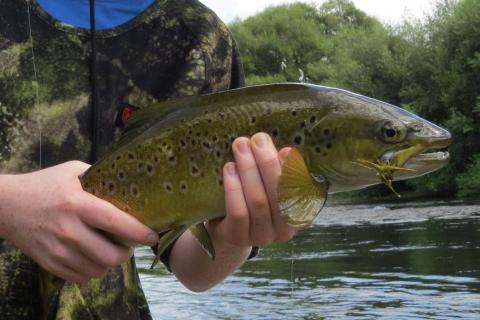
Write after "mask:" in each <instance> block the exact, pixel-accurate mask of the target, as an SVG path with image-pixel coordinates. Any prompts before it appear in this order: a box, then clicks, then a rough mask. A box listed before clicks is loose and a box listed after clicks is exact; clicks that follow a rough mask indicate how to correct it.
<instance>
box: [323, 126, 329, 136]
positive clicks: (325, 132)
mask: <svg viewBox="0 0 480 320" xmlns="http://www.w3.org/2000/svg"><path fill="white" fill-rule="evenodd" d="M323 134H324V135H326V136H328V135H330V129H328V128H327V129H324V130H323Z"/></svg>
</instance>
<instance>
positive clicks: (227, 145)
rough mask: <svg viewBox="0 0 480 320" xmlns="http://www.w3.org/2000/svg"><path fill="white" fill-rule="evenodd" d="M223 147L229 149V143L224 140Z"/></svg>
mask: <svg viewBox="0 0 480 320" xmlns="http://www.w3.org/2000/svg"><path fill="white" fill-rule="evenodd" d="M223 147H224V148H225V149H227V150H228V149H230V144H229V143H228V142H225V144H224V146H223Z"/></svg>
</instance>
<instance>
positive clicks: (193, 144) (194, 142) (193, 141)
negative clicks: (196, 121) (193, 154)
mask: <svg viewBox="0 0 480 320" xmlns="http://www.w3.org/2000/svg"><path fill="white" fill-rule="evenodd" d="M196 143H197V141H196V140H194V139H192V147H193V146H195V144H196Z"/></svg>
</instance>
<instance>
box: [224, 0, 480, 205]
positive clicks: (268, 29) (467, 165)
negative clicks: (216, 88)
mask: <svg viewBox="0 0 480 320" xmlns="http://www.w3.org/2000/svg"><path fill="white" fill-rule="evenodd" d="M231 29H232V32H233V33H234V35H235V37H236V39H237V42H238V44H239V47H240V51H241V54H242V57H243V61H244V64H245V70H246V74H247V83H248V84H259V83H269V82H281V81H295V82H298V81H305V82H312V83H318V84H323V85H330V86H335V87H341V88H345V89H349V90H352V91H355V92H358V93H361V94H365V95H369V96H372V97H375V98H378V99H382V100H385V101H388V102H390V103H393V104H397V105H400V106H402V107H404V108H407V109H408V110H411V111H413V112H415V113H417V114H419V115H421V116H422V117H424V118H427V119H429V120H431V121H432V122H435V123H438V124H440V125H442V126H444V127H446V128H448V129H449V130H450V131H451V132H452V134H453V136H454V143H453V145H452V146H451V148H450V152H451V155H452V160H451V163H450V164H449V166H448V167H447V168H445V169H443V170H441V171H439V172H438V173H436V174H434V175H426V176H425V177H421V178H418V179H415V180H412V181H409V182H407V183H400V184H399V185H397V188H398V189H399V190H400V191H405V190H413V191H414V192H417V193H435V194H443V195H455V194H456V193H457V191H459V195H466V194H467V192H466V191H465V190H467V189H468V190H477V191H473V192H478V189H475V188H474V187H472V183H474V182H472V181H474V180H472V181H469V180H468V179H467V177H470V176H472V177H474V176H475V174H478V173H479V172H480V169H479V168H478V166H479V164H478V163H479V161H480V160H478V159H480V126H478V121H479V120H480V85H479V83H480V37H478V34H480V1H477V0H458V1H454V0H438V1H437V3H436V8H435V10H434V13H433V14H432V15H431V16H428V17H426V18H425V19H424V20H422V21H416V20H405V21H404V23H403V24H401V25H397V26H389V25H384V24H382V23H381V22H379V21H378V20H376V19H375V18H373V17H370V16H368V15H367V14H365V13H364V12H362V11H361V10H359V9H357V8H356V7H355V6H354V4H353V3H352V2H351V1H348V0H329V1H327V2H325V3H324V4H322V5H321V6H318V7H317V6H315V5H313V4H306V3H294V4H290V5H282V6H277V7H270V8H268V9H267V10H265V11H264V12H262V13H260V14H258V15H256V16H254V17H251V18H248V19H246V20H244V21H240V20H239V21H236V22H234V23H233V24H232V25H231ZM457 177H458V178H457ZM384 192H385V189H383V188H378V187H377V188H375V187H374V188H371V189H369V191H368V192H367V194H369V195H372V196H375V195H382V194H384Z"/></svg>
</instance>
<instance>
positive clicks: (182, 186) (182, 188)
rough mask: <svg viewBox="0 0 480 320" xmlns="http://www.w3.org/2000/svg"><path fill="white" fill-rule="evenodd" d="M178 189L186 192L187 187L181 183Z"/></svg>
mask: <svg viewBox="0 0 480 320" xmlns="http://www.w3.org/2000/svg"><path fill="white" fill-rule="evenodd" d="M180 189H181V190H183V191H185V190H187V185H186V184H185V182H182V183H181V184H180Z"/></svg>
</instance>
